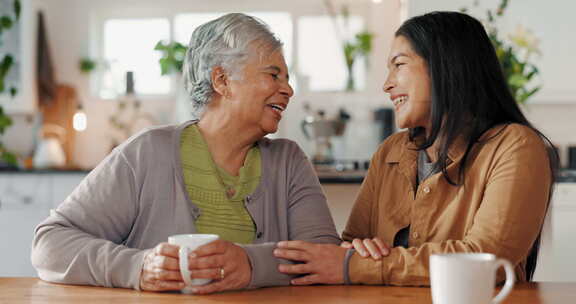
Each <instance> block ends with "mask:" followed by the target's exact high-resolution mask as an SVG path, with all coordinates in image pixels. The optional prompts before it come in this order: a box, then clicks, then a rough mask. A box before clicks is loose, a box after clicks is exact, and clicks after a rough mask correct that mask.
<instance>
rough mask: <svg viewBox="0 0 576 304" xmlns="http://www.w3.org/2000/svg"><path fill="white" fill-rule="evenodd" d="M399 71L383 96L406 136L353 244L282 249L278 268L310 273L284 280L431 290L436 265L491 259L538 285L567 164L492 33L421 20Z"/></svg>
mask: <svg viewBox="0 0 576 304" xmlns="http://www.w3.org/2000/svg"><path fill="white" fill-rule="evenodd" d="M388 66H389V75H388V78H387V80H386V82H385V83H384V88H383V89H384V91H385V92H386V93H388V94H389V95H390V99H391V100H392V102H393V104H394V109H395V114H396V123H397V125H398V127H399V128H402V129H407V131H405V132H400V133H398V134H395V135H394V136H391V137H390V138H388V139H387V140H386V141H385V142H384V143H382V145H381V146H380V148H379V149H378V151H377V152H376V153H375V155H374V157H373V159H372V164H371V166H370V170H369V172H368V174H367V176H366V179H365V180H364V183H363V184H362V188H361V190H360V194H359V195H358V198H357V199H356V203H355V205H354V208H353V210H352V214H351V215H350V218H349V220H348V224H347V227H346V229H345V231H344V233H343V239H344V240H346V241H348V242H344V243H343V244H342V248H341V249H339V250H324V246H323V245H315V244H310V243H305V242H299V241H290V242H281V243H279V249H276V252H275V254H276V256H277V257H281V258H287V259H291V260H297V261H301V262H303V263H302V264H295V265H280V266H279V268H280V271H282V272H285V273H291V274H296V273H299V274H307V275H305V276H303V277H301V278H298V279H295V280H293V281H292V283H293V284H303V285H305V284H315V283H330V284H339V283H355V284H390V285H428V284H429V272H428V261H429V257H430V255H432V254H440V253H455V252H487V253H493V254H495V255H496V256H498V257H501V258H505V259H507V260H509V261H511V262H512V263H513V264H514V265H515V266H516V268H515V271H516V276H517V279H518V280H519V281H529V280H530V279H531V277H532V274H533V272H534V268H535V265H536V256H537V252H538V244H539V235H540V231H541V228H542V223H543V221H544V217H545V214H546V210H547V208H548V202H549V200H550V194H551V186H552V185H553V182H554V172H555V168H556V159H557V157H556V155H555V154H554V152H552V151H553V149H551V146H552V145H551V143H550V141H549V140H548V139H547V138H546V137H545V136H543V135H542V133H540V132H539V131H538V130H536V129H535V128H534V127H533V126H532V125H531V124H530V123H529V122H528V120H527V119H526V117H525V116H524V115H523V114H522V112H521V110H520V109H519V107H518V105H517V103H516V101H515V100H514V98H513V96H512V95H511V93H510V90H509V88H508V86H507V84H506V81H505V79H504V77H503V74H502V70H501V68H500V65H499V62H498V59H497V57H496V53H495V51H494V48H493V46H492V44H491V42H490V39H489V38H488V36H487V34H486V31H485V30H484V28H483V26H482V24H481V23H480V22H478V21H477V20H476V19H474V18H472V17H470V16H468V15H465V14H462V13H457V12H434V13H429V14H425V15H422V16H418V17H414V18H412V19H410V20H408V21H406V22H405V23H404V24H403V25H402V26H401V27H400V28H399V29H398V30H397V32H396V35H395V39H394V42H393V44H392V49H391V52H390V56H389V62H388ZM349 242H351V243H349ZM354 249H355V250H354ZM342 265H343V266H344V267H342ZM502 275H503V273H502V274H500V277H499V280H501V279H502V278H503V276H502Z"/></svg>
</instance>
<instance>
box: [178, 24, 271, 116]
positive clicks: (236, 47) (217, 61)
mask: <svg viewBox="0 0 576 304" xmlns="http://www.w3.org/2000/svg"><path fill="white" fill-rule="evenodd" d="M255 41H258V42H260V43H261V44H262V45H263V46H266V47H268V48H269V49H270V50H277V49H279V48H281V47H282V42H281V41H280V40H279V39H278V38H277V37H276V36H275V35H274V34H273V33H272V32H271V31H270V28H269V27H268V25H267V24H265V23H264V22H262V21H261V20H259V19H257V18H255V17H252V16H248V15H245V14H241V13H231V14H226V15H224V16H221V17H219V18H217V19H214V20H212V21H210V22H207V23H204V24H202V25H201V26H199V27H198V28H196V29H195V30H194V32H193V33H192V37H191V38H190V44H189V45H188V50H187V51H186V58H185V59H184V67H183V71H182V73H183V78H184V79H183V80H184V87H185V88H186V91H187V92H188V94H189V96H190V99H191V102H192V105H193V106H194V110H195V111H196V112H201V111H202V110H203V109H204V108H205V106H206V105H207V104H208V102H209V101H210V98H211V97H212V94H213V93H214V89H213V86H212V80H211V77H210V74H211V72H212V69H213V68H214V67H217V66H221V67H223V68H224V70H226V71H228V72H230V73H231V74H236V73H237V72H238V71H239V70H241V68H242V67H243V64H244V63H245V62H246V59H247V58H248V57H249V55H253V54H250V52H249V49H248V47H249V45H250V44H251V43H253V42H255Z"/></svg>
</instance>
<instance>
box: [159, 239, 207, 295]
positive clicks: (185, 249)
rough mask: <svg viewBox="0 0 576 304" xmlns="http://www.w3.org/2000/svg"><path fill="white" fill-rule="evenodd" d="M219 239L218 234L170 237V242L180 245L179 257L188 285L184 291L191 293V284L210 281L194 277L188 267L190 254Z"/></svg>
mask: <svg viewBox="0 0 576 304" xmlns="http://www.w3.org/2000/svg"><path fill="white" fill-rule="evenodd" d="M217 239H218V235H216V234H177V235H173V236H170V237H168V243H170V244H172V245H178V246H180V250H179V252H178V259H179V261H180V273H181V274H182V279H183V280H184V283H186V286H187V287H185V288H184V289H182V292H184V293H190V292H191V291H190V287H191V286H197V285H205V284H208V283H210V281H211V280H210V279H192V276H191V274H190V270H189V269H188V254H190V252H192V251H194V250H196V249H197V248H198V247H200V246H202V245H205V244H208V243H210V242H213V241H215V240H217Z"/></svg>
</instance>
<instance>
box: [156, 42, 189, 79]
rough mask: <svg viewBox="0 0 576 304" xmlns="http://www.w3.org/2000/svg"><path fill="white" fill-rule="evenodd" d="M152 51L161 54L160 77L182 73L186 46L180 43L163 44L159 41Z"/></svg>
mask: <svg viewBox="0 0 576 304" xmlns="http://www.w3.org/2000/svg"><path fill="white" fill-rule="evenodd" d="M154 49H155V50H157V51H160V52H161V53H162V57H161V58H160V60H159V63H160V71H161V73H162V75H167V74H170V73H172V72H177V73H178V74H180V73H182V66H183V65H184V57H186V49H187V48H186V46H184V45H183V44H181V43H180V42H170V43H164V42H163V41H159V42H158V43H157V44H156V47H154Z"/></svg>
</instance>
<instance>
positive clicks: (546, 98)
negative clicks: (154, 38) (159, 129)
mask: <svg viewBox="0 0 576 304" xmlns="http://www.w3.org/2000/svg"><path fill="white" fill-rule="evenodd" d="M24 1H26V2H27V3H29V4H30V5H31V6H32V7H33V8H35V9H42V10H43V11H44V13H45V21H46V25H47V31H48V36H49V39H50V46H51V50H52V58H53V61H54V66H55V70H56V78H57V80H58V81H59V82H61V83H69V84H73V85H74V86H75V87H76V88H77V89H78V92H79V96H80V99H81V101H82V102H83V105H84V107H85V110H86V112H87V114H88V118H89V125H88V129H87V130H86V131H85V132H82V133H78V134H77V142H76V150H75V157H74V158H75V161H76V163H77V164H78V165H79V166H80V167H82V168H91V167H93V166H94V165H96V164H97V163H98V162H99V161H100V160H101V159H102V158H103V157H104V156H105V155H106V154H107V153H108V151H109V149H110V145H111V141H110V132H111V130H110V128H109V126H108V117H109V116H110V115H111V114H112V113H113V112H114V109H115V107H116V104H115V102H114V101H110V100H102V99H99V98H97V97H96V96H95V94H93V93H92V92H91V90H90V79H89V77H87V76H85V75H83V74H81V73H80V71H79V69H78V67H77V64H78V60H79V58H81V57H83V56H93V54H94V53H95V49H96V48H97V47H98V44H99V41H98V40H97V39H96V37H97V36H98V35H97V28H98V27H97V23H98V20H99V19H98V18H99V16H100V15H101V14H103V13H106V12H110V11H115V12H117V13H118V14H120V15H122V14H128V13H130V12H134V11H138V12H142V13H145V14H149V15H153V14H154V13H156V12H164V13H165V12H177V11H181V12H184V11H194V10H210V9H212V8H214V7H215V6H221V7H227V8H228V9H227V10H228V11H234V10H243V9H248V8H249V7H253V6H254V5H261V6H262V9H269V10H274V8H275V7H278V6H279V5H280V4H279V3H282V2H280V1H258V0H244V1H237V0H236V1H233V0H219V1H211V2H203V1H200V2H199V1H183V0H165V1H161V2H158V1H154V0H139V1H135V0H124V1H116V0H101V1H90V0H50V1H43V0H24ZM351 2H354V1H351ZM357 2H363V3H365V4H366V5H368V6H367V7H368V12H367V16H368V20H367V21H368V25H369V29H370V30H371V31H373V32H374V33H375V34H376V36H375V45H374V51H373V54H372V56H371V58H370V63H371V65H370V69H369V72H368V73H369V74H368V77H367V78H368V83H367V87H366V90H365V91H364V92H357V93H336V92H332V93H316V92H306V91H302V90H300V91H299V92H298V94H297V95H296V96H295V97H294V98H293V100H292V101H291V104H290V106H289V110H288V111H287V112H286V113H285V116H284V119H283V121H282V124H281V127H280V131H279V132H278V134H276V135H275V136H278V137H287V138H291V139H294V140H296V141H297V142H298V143H300V144H301V146H302V147H303V148H304V149H305V151H307V152H308V153H311V151H312V146H311V143H309V142H307V141H306V139H305V138H304V136H303V135H302V132H301V131H300V121H301V120H302V119H303V117H304V115H305V113H304V110H303V104H304V103H305V102H308V103H310V104H311V105H312V107H313V108H316V109H320V108H322V109H326V110H327V112H328V113H329V114H332V113H335V112H336V111H337V109H338V108H339V107H345V108H346V110H348V111H349V112H350V113H351V115H352V120H351V122H350V124H349V126H348V130H347V132H346V134H345V136H343V137H342V138H338V139H336V141H335V146H336V148H337V149H336V154H337V155H336V156H337V157H343V158H352V159H367V158H369V157H370V155H371V154H372V153H373V152H374V151H375V149H376V147H377V145H378V136H377V134H378V129H377V126H376V125H375V124H374V122H373V119H372V112H373V110H374V109H376V108H379V107H382V106H385V107H389V106H390V101H389V100H388V97H387V95H385V94H384V93H383V92H382V91H381V85H382V83H383V82H384V79H385V77H386V71H387V70H386V61H385V60H386V57H387V54H388V49H389V46H390V41H391V38H392V35H393V31H394V30H395V29H396V28H397V27H398V26H399V24H400V23H401V20H402V18H403V17H404V16H412V15H416V14H420V13H423V12H426V11H430V10H435V9H458V8H459V7H461V6H462V5H467V4H470V3H472V1H464V0H459V1H452V0H451V1H448V0H443V1H424V0H411V1H405V0H384V1H382V3H379V4H373V3H371V1H368V0H365V1H357ZM496 2H497V1H496V0H486V1H481V3H482V5H484V6H485V7H494V6H495V4H496ZM291 5H292V6H294V7H300V8H301V11H302V12H311V11H318V12H322V11H323V10H324V8H323V6H322V1H320V0H295V1H291ZM549 6H550V4H549V3H548V2H546V3H545V4H544V3H543V4H540V3H539V2H538V1H536V0H523V1H511V4H510V13H511V16H522V17H518V18H516V17H513V18H512V19H513V20H512V21H510V22H509V24H507V25H506V26H507V27H508V28H512V27H513V25H515V24H516V23H526V25H530V26H532V27H533V29H534V30H535V33H536V34H537V35H538V36H539V37H540V38H541V39H542V41H543V44H542V45H543V54H544V56H543V59H541V60H540V61H539V63H541V64H543V67H542V68H541V70H542V75H543V78H542V79H543V82H544V89H543V90H542V93H540V94H539V95H537V96H535V98H534V99H533V100H531V101H530V104H529V105H527V106H526V107H525V108H524V109H525V112H526V114H527V116H528V117H529V118H530V119H531V120H533V121H534V123H535V125H536V126H537V127H539V128H541V129H542V131H544V133H545V134H547V135H549V136H550V137H551V139H552V140H553V141H554V142H555V143H556V144H557V145H558V146H560V147H565V146H568V145H576V132H574V131H576V123H575V122H574V119H573V116H574V113H576V98H574V96H575V95H574V94H573V93H574V89H573V88H571V86H570V82H571V77H569V75H568V72H567V71H574V70H576V66H574V60H573V59H572V55H571V54H574V53H576V41H573V39H572V40H570V39H565V38H566V37H564V35H565V33H568V32H569V31H568V30H567V28H566V25H565V23H566V22H567V20H568V19H567V18H564V17H566V16H564V15H566V14H568V12H573V11H574V10H575V9H576V3H573V2H565V1H556V10H555V12H554V13H550V14H548V13H542V12H546V11H547V7H549ZM559 8H560V9H559ZM533 15H535V16H533ZM527 16H533V17H527ZM536 19H538V22H537V23H530V24H528V22H527V21H530V22H532V21H534V20H536ZM568 24H569V23H568ZM573 28H574V27H573ZM548 40H551V41H552V42H551V43H550V42H549V43H548V44H547V43H546V42H548ZM292 76H293V77H296V78H297V79H298V78H300V77H299V75H294V74H293V75H292ZM544 80H545V81H544ZM299 87H301V88H302V85H299ZM174 99H175V98H174V97H166V98H155V99H146V101H145V102H144V109H145V110H146V111H148V112H150V113H154V115H155V116H156V119H157V120H158V121H159V122H161V123H169V122H171V118H172V116H173V111H174ZM29 108H30V107H22V109H27V110H26V111H24V113H29V112H30V110H29ZM14 112H19V111H14ZM20 112H22V111H20ZM14 118H15V121H16V126H15V127H14V128H12V129H9V132H8V134H7V135H6V136H5V139H3V141H4V142H6V143H7V144H9V146H12V147H17V150H19V151H28V150H31V149H32V148H33V146H32V144H31V143H30V138H33V134H32V133H33V132H34V129H31V126H33V125H34V119H31V116H30V115H28V114H26V115H23V114H18V115H16V116H14Z"/></svg>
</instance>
